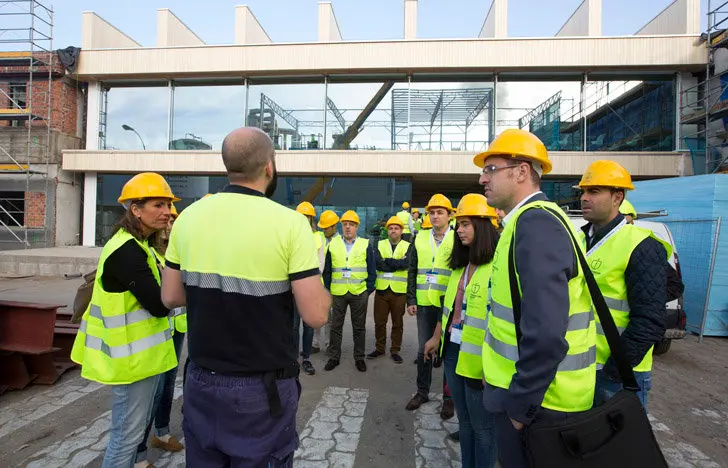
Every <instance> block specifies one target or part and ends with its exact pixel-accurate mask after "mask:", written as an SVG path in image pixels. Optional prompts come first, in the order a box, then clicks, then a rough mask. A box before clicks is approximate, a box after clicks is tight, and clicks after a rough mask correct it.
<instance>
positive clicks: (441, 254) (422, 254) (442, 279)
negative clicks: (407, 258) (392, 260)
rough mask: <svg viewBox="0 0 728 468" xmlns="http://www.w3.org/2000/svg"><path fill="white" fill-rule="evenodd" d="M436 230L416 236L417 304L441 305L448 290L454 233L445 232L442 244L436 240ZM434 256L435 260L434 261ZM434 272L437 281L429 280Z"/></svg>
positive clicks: (450, 231)
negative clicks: (428, 276)
mask: <svg viewBox="0 0 728 468" xmlns="http://www.w3.org/2000/svg"><path fill="white" fill-rule="evenodd" d="M434 235H435V231H434V230H429V231H426V232H423V233H422V234H420V235H418V236H417V237H415V249H417V285H416V287H415V289H416V291H417V305H420V306H436V307H440V303H441V301H442V296H443V295H444V294H445V291H447V285H448V282H449V280H450V275H451V273H452V270H450V268H449V267H448V263H449V262H450V254H451V253H452V246H453V239H454V234H453V231H452V230H451V229H450V230H448V232H447V233H445V237H443V239H442V242H441V243H440V246H439V247H438V246H437V244H436V243H435V240H434ZM433 258H434V262H433ZM429 273H432V274H434V277H435V280H436V282H435V283H428V282H427V275H428V274H429Z"/></svg>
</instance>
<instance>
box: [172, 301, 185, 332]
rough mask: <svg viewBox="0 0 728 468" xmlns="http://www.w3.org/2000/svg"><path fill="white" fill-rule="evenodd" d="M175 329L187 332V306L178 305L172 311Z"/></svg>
mask: <svg viewBox="0 0 728 468" xmlns="http://www.w3.org/2000/svg"><path fill="white" fill-rule="evenodd" d="M172 312H173V313H172V317H173V323H174V329H175V330H177V331H178V332H180V333H187V307H178V308H176V309H174V310H173V311H172Z"/></svg>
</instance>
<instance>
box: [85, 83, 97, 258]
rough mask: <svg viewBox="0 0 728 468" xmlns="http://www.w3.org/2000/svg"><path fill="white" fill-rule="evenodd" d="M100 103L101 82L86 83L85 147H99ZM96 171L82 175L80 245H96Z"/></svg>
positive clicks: (88, 148)
mask: <svg viewBox="0 0 728 468" xmlns="http://www.w3.org/2000/svg"><path fill="white" fill-rule="evenodd" d="M100 104H101V83H99V82H98V81H92V82H90V83H89V84H88V112H87V113H86V149H87V150H96V149H99V117H100V115H99V112H100V110H101V108H100ZM96 180H97V177H96V173H95V172H87V173H84V175H83V217H82V219H83V226H82V228H81V234H82V235H81V238H82V245H84V246H87V247H93V246H95V245H96Z"/></svg>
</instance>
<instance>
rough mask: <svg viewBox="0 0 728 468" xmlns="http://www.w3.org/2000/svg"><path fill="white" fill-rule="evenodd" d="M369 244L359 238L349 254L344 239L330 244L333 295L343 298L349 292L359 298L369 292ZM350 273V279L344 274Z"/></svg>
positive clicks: (334, 240)
mask: <svg viewBox="0 0 728 468" xmlns="http://www.w3.org/2000/svg"><path fill="white" fill-rule="evenodd" d="M368 246H369V242H368V241H367V240H366V239H362V238H361V237H357V238H356V240H355V241H354V245H352V246H351V250H350V251H349V253H348V254H347V252H346V244H345V243H344V238H343V237H336V238H334V239H332V240H331V242H329V253H330V254H331V294H332V295H334V296H343V295H345V294H346V293H347V292H350V293H351V294H354V295H356V296H358V295H359V294H362V293H363V292H364V291H366V290H367V284H366V281H367V276H368V274H367V248H368ZM347 271H348V275H349V277H348V278H345V277H344V274H345V273H346V272H347Z"/></svg>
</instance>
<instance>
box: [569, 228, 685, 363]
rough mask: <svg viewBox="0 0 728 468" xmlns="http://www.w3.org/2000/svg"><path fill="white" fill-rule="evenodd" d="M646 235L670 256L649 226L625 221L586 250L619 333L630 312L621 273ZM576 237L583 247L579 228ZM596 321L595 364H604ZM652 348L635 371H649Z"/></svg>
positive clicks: (604, 351)
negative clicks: (639, 225)
mask: <svg viewBox="0 0 728 468" xmlns="http://www.w3.org/2000/svg"><path fill="white" fill-rule="evenodd" d="M648 237H652V238H653V239H655V240H657V241H658V242H660V243H661V244H662V245H663V247H665V251H666V253H667V259H669V258H670V257H671V256H672V246H671V245H670V244H669V243H667V242H665V241H663V240H662V239H660V238H659V237H657V236H656V235H655V234H654V233H653V232H652V231H650V230H649V229H644V228H641V227H638V226H635V225H633V224H627V223H626V222H625V221H622V222H621V223H619V224H618V225H617V226H616V227H615V228H614V229H612V230H611V231H610V232H608V233H607V234H606V235H605V236H604V237H603V238H602V239H601V240H600V241H599V242H598V243H597V244H596V245H594V246H592V248H590V249H589V251H588V252H587V262H588V263H589V268H590V269H591V270H592V273H593V274H594V279H595V280H596V282H597V285H599V289H600V290H601V292H602V295H603V296H604V301H605V302H606V303H607V306H608V307H609V312H610V313H611V314H612V318H613V319H614V324H615V325H616V326H617V330H618V331H619V334H620V335H621V334H622V333H623V332H624V330H625V329H626V328H627V326H628V325H629V313H630V307H629V301H628V300H627V284H626V283H625V281H624V272H625V271H626V270H627V265H628V264H629V260H630V258H631V257H632V252H634V249H635V248H637V246H638V245H639V244H640V243H642V241H644V240H645V239H647V238H648ZM579 239H580V240H581V241H582V243H583V245H584V246H585V247H586V235H585V234H584V231H582V230H580V231H579ZM596 320H597V363H598V364H599V365H604V364H605V363H606V362H607V359H609V356H610V355H611V351H610V350H609V343H608V342H607V338H606V337H605V336H604V330H603V329H602V325H601V323H600V320H599V317H598V316H597V317H596ZM652 349H653V347H650V349H649V350H648V351H647V353H646V354H645V357H644V358H643V359H642V361H640V363H639V364H637V365H636V366H635V367H634V371H635V372H649V371H650V370H652Z"/></svg>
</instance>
